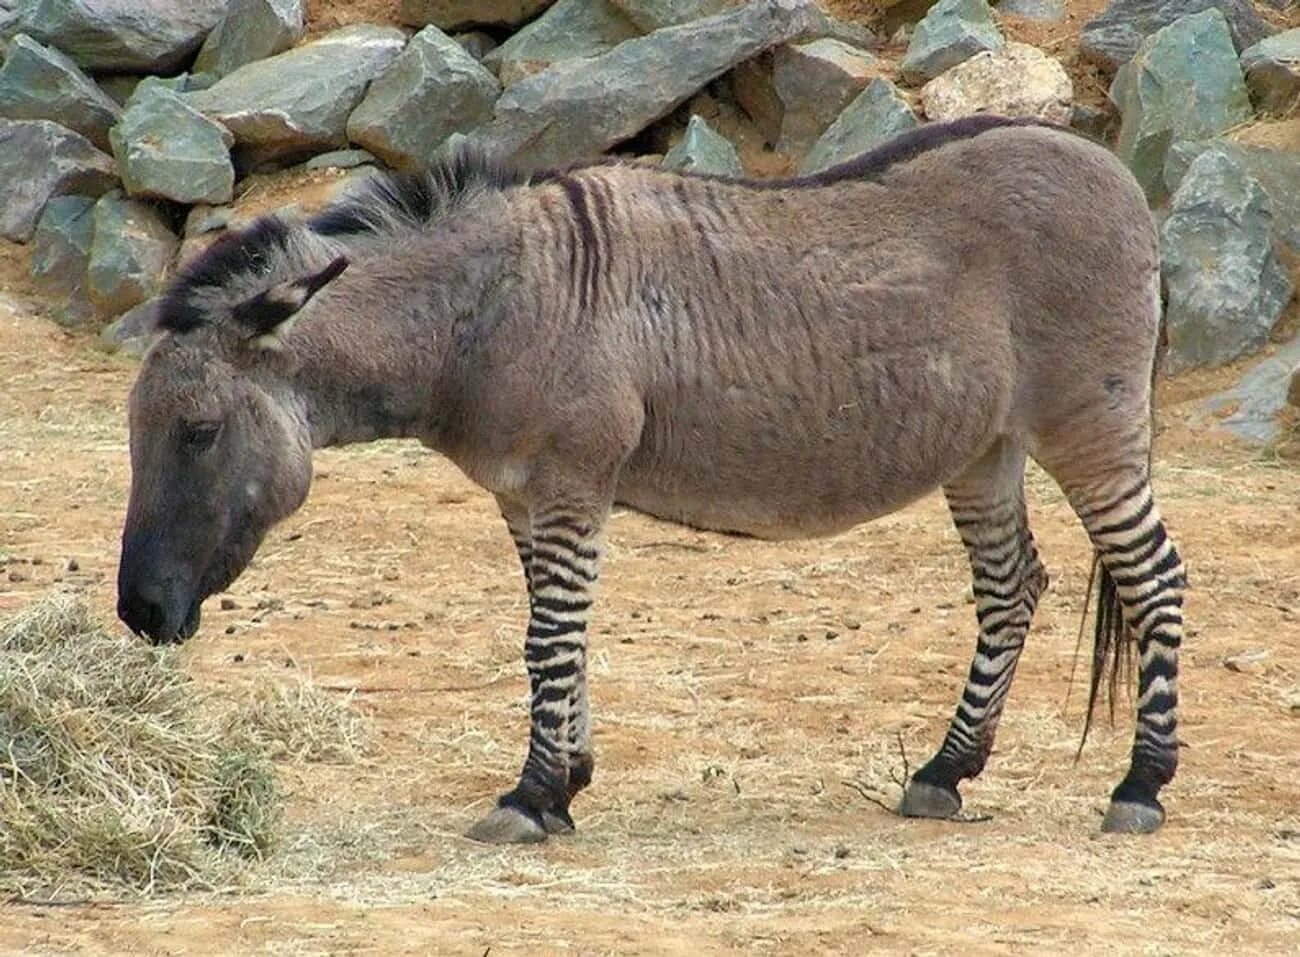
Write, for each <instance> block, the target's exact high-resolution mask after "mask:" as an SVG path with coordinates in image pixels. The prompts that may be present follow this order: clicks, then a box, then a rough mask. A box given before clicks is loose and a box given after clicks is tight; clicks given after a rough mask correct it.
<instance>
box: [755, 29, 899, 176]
mask: <svg viewBox="0 0 1300 957" xmlns="http://www.w3.org/2000/svg"><path fill="white" fill-rule="evenodd" d="M878 71H879V64H878V63H877V61H876V58H875V57H874V56H872V55H871V54H870V53H868V52H867V51H865V50H860V49H858V48H857V47H852V46H849V45H848V44H847V43H843V42H841V41H839V40H830V39H822V40H813V41H811V42H808V43H788V44H785V45H783V46H780V47H777V49H776V50H775V51H774V52H773V57H772V89H773V92H774V93H775V94H776V98H777V99H778V100H779V101H780V103H781V129H780V135H779V137H778V139H777V141H776V144H775V145H776V148H777V149H778V150H780V151H781V152H783V153H796V154H803V153H805V152H807V151H808V149H810V148H811V147H812V145H813V144H814V143H816V142H817V140H818V139H819V138H820V137H821V135H822V134H823V133H825V132H826V130H827V128H828V127H829V126H830V125H831V124H832V123H833V122H835V118H836V117H837V116H839V115H840V113H841V112H843V110H844V107H846V106H848V105H849V103H851V102H852V101H853V100H854V99H855V98H856V97H857V95H858V94H859V93H861V92H862V91H863V89H865V88H866V85H867V83H868V82H869V81H870V80H871V79H872V78H873V77H874V76H875V75H876V73H877V72H878Z"/></svg>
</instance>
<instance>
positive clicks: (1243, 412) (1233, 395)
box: [1198, 336, 1300, 445]
mask: <svg viewBox="0 0 1300 957" xmlns="http://www.w3.org/2000/svg"><path fill="white" fill-rule="evenodd" d="M1288 405H1290V406H1292V407H1300V336H1297V337H1296V338H1294V339H1292V340H1291V341H1290V342H1289V343H1287V344H1286V345H1285V346H1283V347H1282V348H1281V349H1279V350H1278V351H1277V352H1275V353H1274V354H1273V355H1271V356H1269V357H1268V358H1267V359H1264V360H1263V361H1262V362H1259V363H1257V364H1256V365H1254V366H1252V367H1251V368H1250V369H1249V370H1248V371H1247V372H1246V374H1245V375H1244V376H1243V377H1242V379H1241V381H1240V382H1238V383H1237V384H1236V385H1234V386H1233V387H1232V388H1230V389H1226V390H1224V391H1223V392H1220V393H1218V394H1216V395H1213V396H1211V397H1210V398H1208V399H1206V400H1205V401H1204V402H1203V403H1201V406H1200V409H1199V410H1198V411H1199V413H1200V417H1202V418H1206V417H1208V418H1211V419H1213V420H1215V421H1216V422H1217V423H1218V424H1219V425H1220V426H1221V427H1223V428H1225V429H1227V430H1228V431H1229V432H1231V433H1232V434H1233V435H1235V436H1236V437H1237V438H1239V439H1241V440H1243V441H1245V442H1249V443H1250V444H1251V445H1270V444H1272V443H1273V442H1275V441H1277V440H1278V439H1279V438H1281V434H1282V417H1283V412H1284V411H1285V410H1286V407H1287V406H1288Z"/></svg>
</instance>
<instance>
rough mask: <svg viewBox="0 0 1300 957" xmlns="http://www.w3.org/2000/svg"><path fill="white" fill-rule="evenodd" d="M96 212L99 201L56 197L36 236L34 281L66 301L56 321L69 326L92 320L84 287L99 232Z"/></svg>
mask: <svg viewBox="0 0 1300 957" xmlns="http://www.w3.org/2000/svg"><path fill="white" fill-rule="evenodd" d="M94 208H95V201H94V200H93V199H91V198H90V197H88V196H56V197H54V198H53V199H52V200H50V201H49V202H48V203H46V204H45V211H44V212H43V213H41V218H40V221H39V222H38V223H37V224H36V232H35V233H33V234H32V260H31V274H32V279H34V280H35V281H36V286H37V288H38V289H40V290H41V291H42V292H44V293H46V294H47V295H57V296H59V297H60V298H61V299H62V300H63V305H62V307H61V308H60V309H59V311H58V312H56V317H57V318H58V319H59V320H60V321H61V322H64V323H65V324H69V325H75V324H79V323H81V322H84V321H86V320H87V319H89V318H90V303H89V302H88V301H87V300H86V297H85V292H84V286H85V280H86V264H87V263H88V262H89V261H90V243H91V238H92V237H93V236H94V232H95V218H94V214H93V211H94Z"/></svg>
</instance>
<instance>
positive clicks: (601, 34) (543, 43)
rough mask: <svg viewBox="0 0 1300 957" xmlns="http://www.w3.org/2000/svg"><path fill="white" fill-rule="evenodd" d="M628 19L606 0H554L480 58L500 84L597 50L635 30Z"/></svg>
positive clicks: (637, 32) (634, 33)
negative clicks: (552, 4) (545, 8)
mask: <svg viewBox="0 0 1300 957" xmlns="http://www.w3.org/2000/svg"><path fill="white" fill-rule="evenodd" d="M640 35H641V30H639V29H638V28H637V27H636V26H635V25H634V24H633V23H632V21H631V20H629V19H628V18H627V17H625V16H623V14H621V13H620V12H619V11H618V9H617V8H616V7H615V6H614V5H613V4H611V3H608V2H606V0H558V2H557V3H556V4H555V6H553V7H551V8H550V9H549V10H547V11H546V12H545V13H543V14H542V15H541V16H540V17H538V18H537V19H536V20H534V21H533V22H532V23H530V24H528V26H526V27H524V28H523V29H522V30H520V31H519V32H518V33H516V34H515V35H514V36H512V37H511V38H510V39H509V40H506V42H505V43H503V44H501V45H500V46H499V47H497V48H496V49H495V50H493V51H492V52H491V53H489V54H488V55H487V56H485V57H484V58H483V65H484V66H486V67H487V68H488V69H490V70H494V71H495V72H496V75H497V76H498V77H499V78H500V79H501V83H502V84H503V85H504V86H512V85H514V84H515V83H517V82H519V81H520V80H522V79H523V78H524V77H526V76H531V75H532V74H534V73H540V72H542V71H543V70H545V69H546V68H547V67H549V66H550V65H551V64H552V63H558V62H560V61H561V60H576V59H578V58H579V57H591V56H599V55H600V54H602V53H606V52H608V51H609V50H612V49H614V47H616V46H618V45H619V44H620V43H622V42H623V41H624V40H629V39H631V38H632V37H636V36H640Z"/></svg>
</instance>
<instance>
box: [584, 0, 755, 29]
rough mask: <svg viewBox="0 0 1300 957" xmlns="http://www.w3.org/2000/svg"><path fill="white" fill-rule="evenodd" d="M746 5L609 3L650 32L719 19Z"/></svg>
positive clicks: (735, 0)
mask: <svg viewBox="0 0 1300 957" xmlns="http://www.w3.org/2000/svg"><path fill="white" fill-rule="evenodd" d="M742 2H743V0H609V3H610V5H611V6H613V7H615V8H616V9H618V10H619V11H620V12H621V13H622V14H623V16H625V17H627V18H628V19H629V20H630V21H632V22H633V23H634V24H636V26H637V27H638V29H640V30H643V31H645V32H646V33H650V32H651V31H653V30H662V29H663V28H664V27H675V26H679V25H681V24H683V23H690V22H691V21H692V20H701V19H703V18H704V17H715V16H717V15H718V14H719V13H726V12H727V11H728V10H730V9H731V8H732V7H734V6H737V5H738V4H740V3H742Z"/></svg>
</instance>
